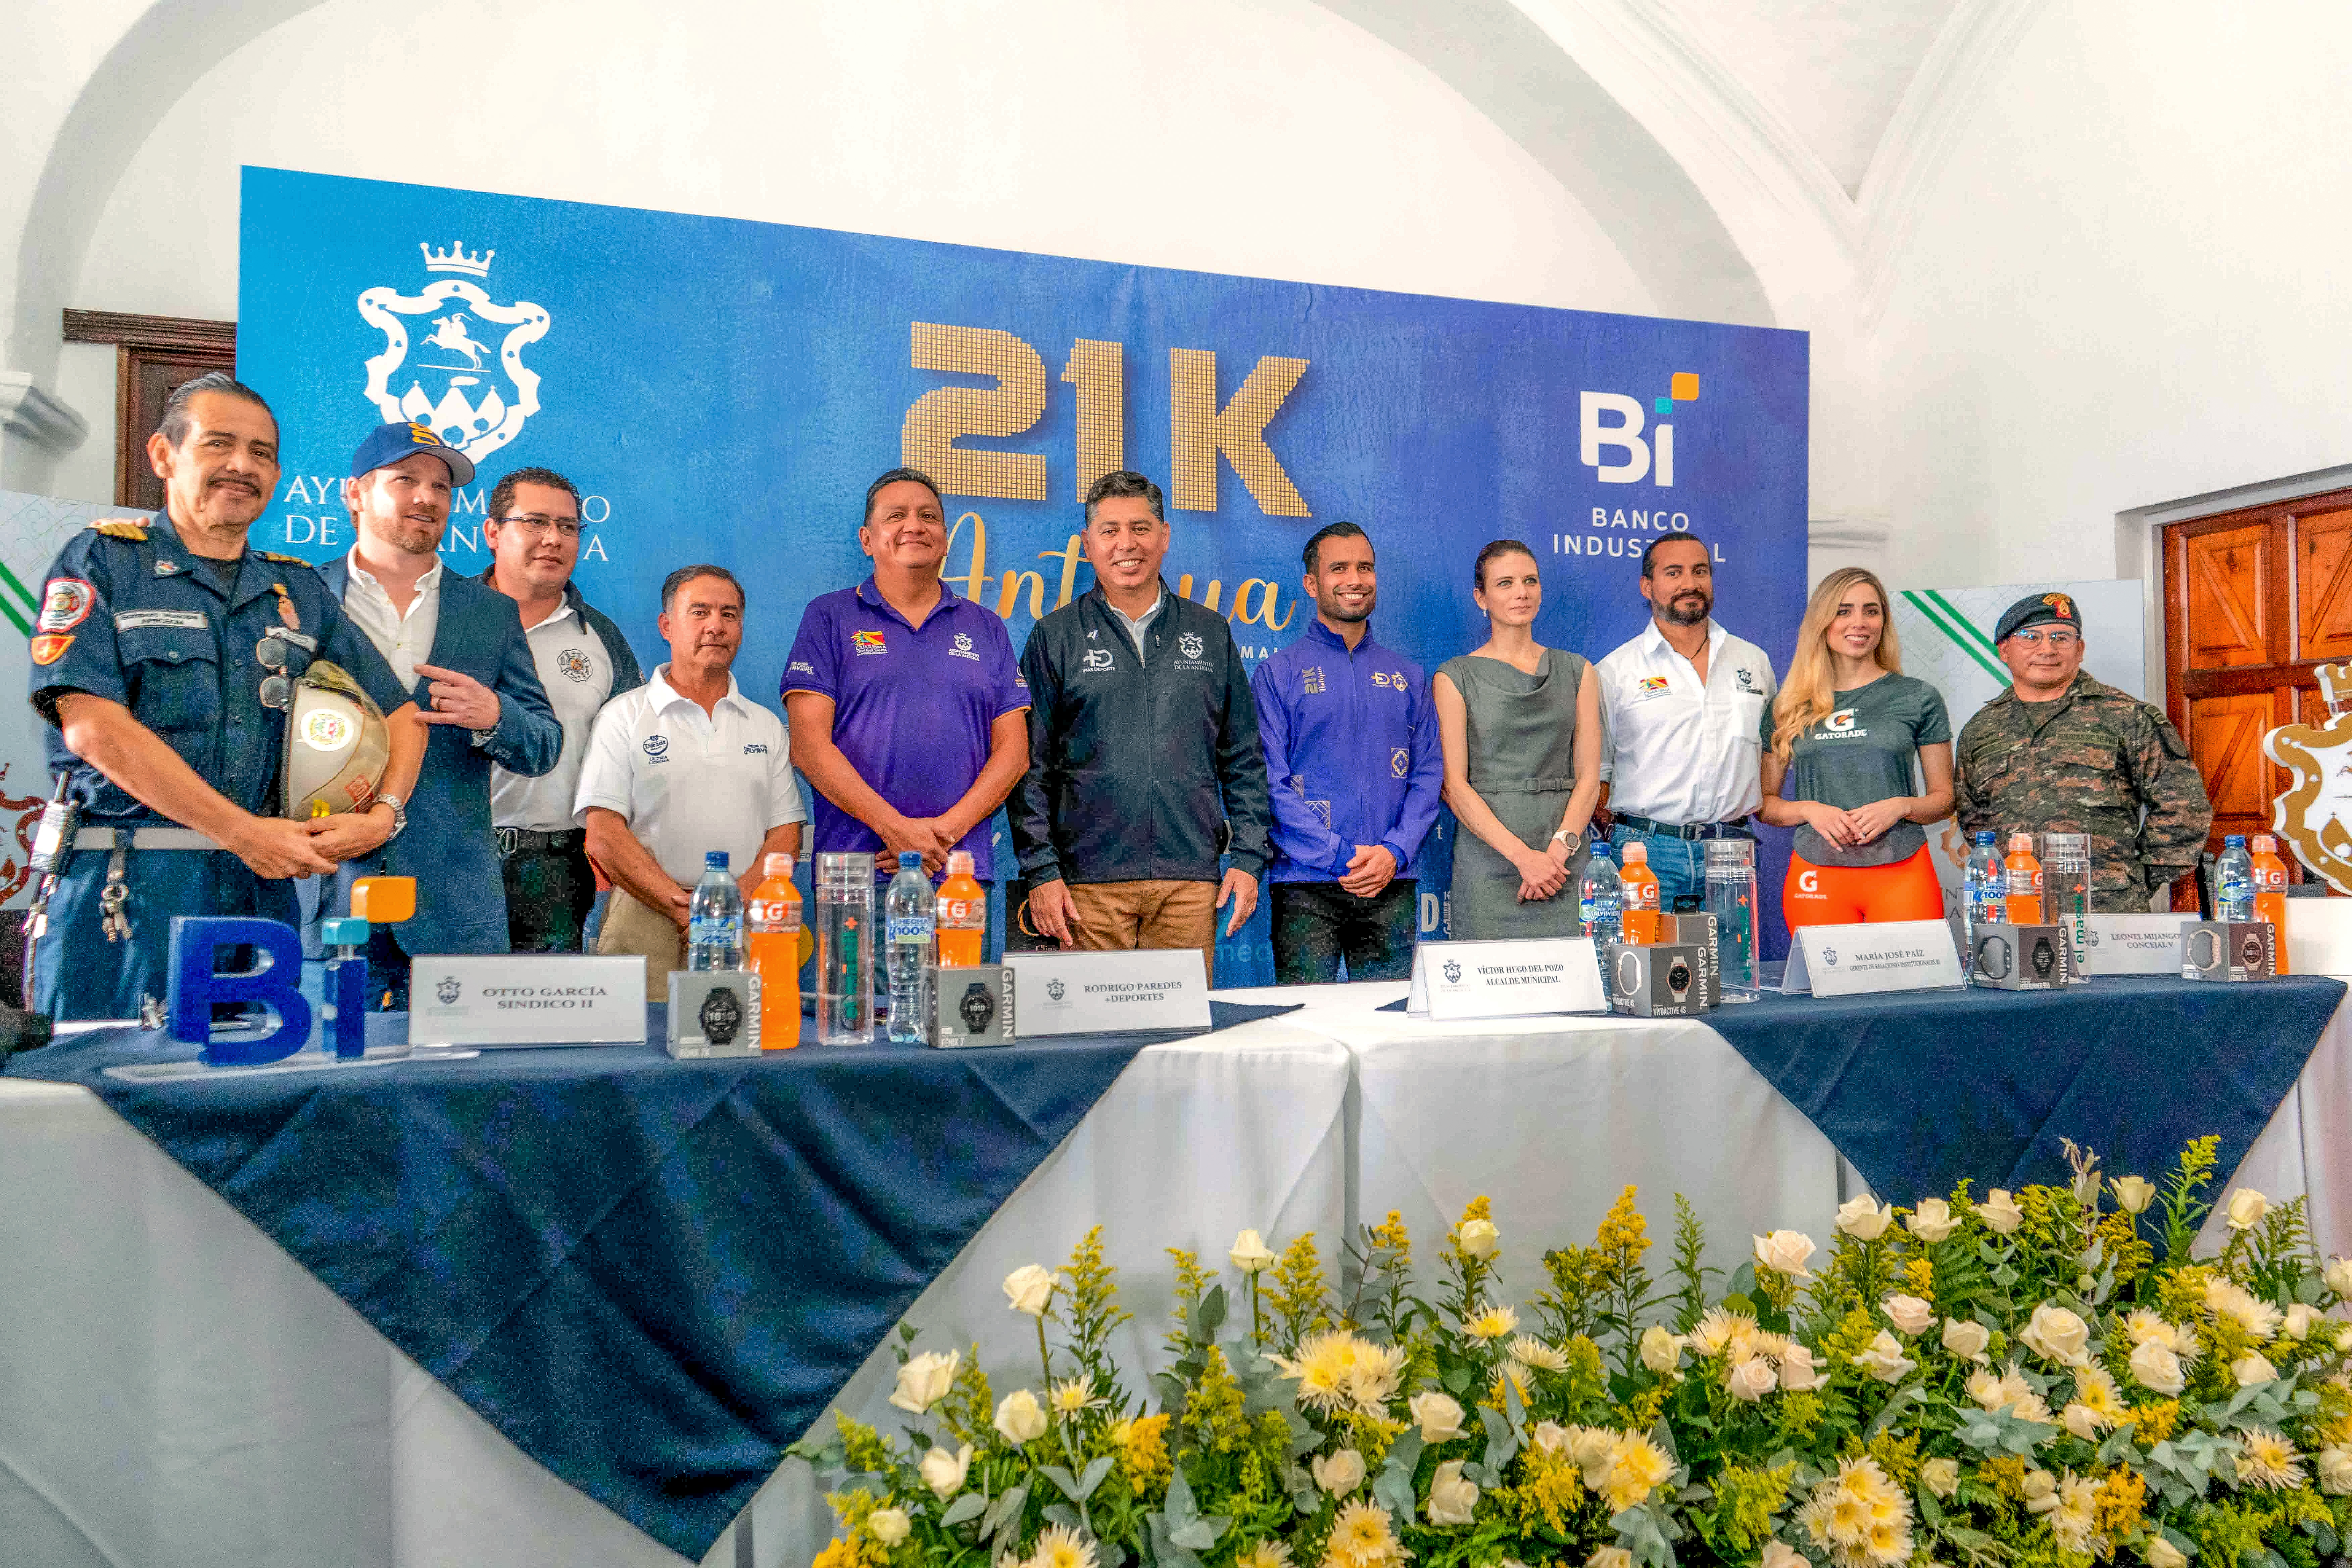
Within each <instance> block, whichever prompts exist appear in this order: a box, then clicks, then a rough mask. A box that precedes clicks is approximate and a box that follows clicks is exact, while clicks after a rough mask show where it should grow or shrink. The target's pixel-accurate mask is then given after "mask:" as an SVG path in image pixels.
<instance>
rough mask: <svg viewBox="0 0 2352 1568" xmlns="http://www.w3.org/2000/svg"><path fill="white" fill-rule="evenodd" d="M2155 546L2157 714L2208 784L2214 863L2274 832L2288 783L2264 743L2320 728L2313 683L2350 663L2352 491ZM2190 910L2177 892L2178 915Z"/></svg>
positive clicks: (2198, 525)
mask: <svg viewBox="0 0 2352 1568" xmlns="http://www.w3.org/2000/svg"><path fill="white" fill-rule="evenodd" d="M2163 544H2164V662H2165V681H2164V685H2165V691H2164V697H2165V710H2166V712H2167V713H2168V714H2169V715H2170V716H2171V719H2172V721H2173V723H2174V724H2175V725H2177V726H2179V730H2180V734H2181V738H2182V739H2183V740H2185V741H2187V742H2189V754H2190V755H2191V756H2192V757H2194V758H2195V759H2196V762H2197V768H2198V771H2199V772H2200V773H2202V774H2203V775H2204V777H2205V790H2206V793H2207V795H2210V796H2211V797H2212V801H2213V831H2212V836H2211V838H2210V841H2209V844H2208V847H2209V848H2210V849H2212V850H2213V851H2214V852H2215V853H2217V854H2218V853H2219V852H2220V850H2221V840H2222V838H2223V837H2224V836H2225V835H2228V834H2231V833H2246V834H2254V833H2267V832H2269V831H2270V828H2271V803H2272V801H2273V800H2274V799H2275V798H2276V797H2277V795H2278V794H2279V792H2280V791H2281V790H2283V789H2284V788H2285V787H2286V773H2285V770H2284V769H2283V768H2281V767H2279V766H2278V765H2277V764H2276V763H2273V762H2272V761H2271V760H2270V759H2269V758H2268V757H2266V756H2264V755H2263V732H2264V731H2268V730H2272V729H2275V728H2276V727H2277V726H2279V725H2281V724H2286V723H2292V722H2295V721H2305V722H2312V721H2317V720H2319V719H2321V718H2324V717H2325V712H2326V710H2324V709H2323V708H2322V707H2321V706H2320V703H2319V687H2318V682H2317V681H2316V680H2315V679H2314V677H2313V674H2312V671H2313V670H2314V669H2315V668H2317V667H2318V666H2320V665H2323V664H2336V663H2342V662H2344V661H2345V660H2347V659H2352V490H2338V491H2336V492H2333V493H2332V494H2328V495H2322V496H2312V497H2309V498H2306V499H2305V500H2298V501H2290V502H2285V503H2282V504H2279V505H2274V506H2266V507H2252V508H2249V509H2247V510H2242V511H2232V512H2224V513H2221V515H2219V516H2215V517H2203V518H2199V519H2197V520H2195V521H2191V522H2178V523H2174V524H2172V525H2171V526H2170V527H2168V528H2167V529H2165V530H2164V539H2163ZM2285 858H2286V860H2287V864H2288V867H2289V874H2290V875H2291V876H2293V877H2294V878H2295V879H2296V880H2298V881H2300V880H2302V879H2303V875H2302V868H2301V867H2299V866H2296V865H2295V864H2294V858H2293V857H2292V856H2288V857H2285ZM2195 898H2196V889H2194V887H2193V886H2191V885H2190V884H2189V883H2188V882H2187V881H2186V880H2184V881H2182V882H2180V883H2179V884H2176V885H2175V888H2174V891H2173V908H2175V909H2180V908H2183V907H2193V901H2194V900H2195ZM2184 900H2188V903H2187V904H2184Z"/></svg>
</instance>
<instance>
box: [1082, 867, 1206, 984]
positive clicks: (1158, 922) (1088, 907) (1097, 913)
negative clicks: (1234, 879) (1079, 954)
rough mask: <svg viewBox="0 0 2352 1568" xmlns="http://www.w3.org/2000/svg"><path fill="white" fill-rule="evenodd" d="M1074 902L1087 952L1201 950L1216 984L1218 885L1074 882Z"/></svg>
mask: <svg viewBox="0 0 2352 1568" xmlns="http://www.w3.org/2000/svg"><path fill="white" fill-rule="evenodd" d="M1070 901H1071V902H1072V903H1074V904H1076V905H1077V907H1078V921H1079V924H1078V928H1077V930H1076V931H1073V932H1071V934H1072V935H1073V936H1075V937H1076V938H1077V940H1078V946H1079V947H1081V948H1083V949H1085V950H1086V951H1087V952H1132V951H1133V950H1135V949H1137V948H1147V947H1148V948H1160V947H1197V948H1199V949H1200V950H1201V965H1202V969H1203V970H1204V971H1205V972H1206V973H1207V974H1208V976H1209V981H1210V983H1211V984H1215V983H1216V978H1217V884H1216V883H1214V882H1179V881H1175V880H1172V879H1158V880H1154V881H1148V882H1073V883H1071V884H1070Z"/></svg>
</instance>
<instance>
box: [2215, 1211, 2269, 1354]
mask: <svg viewBox="0 0 2352 1568" xmlns="http://www.w3.org/2000/svg"><path fill="white" fill-rule="evenodd" d="M2241 1190H2243V1189H2241ZM2256 1195H2257V1196H2259V1195H2260V1194H2256ZM2205 1310H2207V1311H2209V1312H2210V1313H2212V1314H2213V1321H2215V1322H2220V1321H2221V1320H2223V1319H2224V1318H2226V1319H2229V1320H2230V1321H2232V1322H2234V1323H2236V1324H2238V1325H2239V1326H2240V1327H2241V1328H2243V1329H2244V1330H2245V1331H2246V1332H2248V1333H2249V1334H2252V1336H2253V1337H2254V1338H2255V1339H2257V1340H2267V1339H2269V1338H2270V1337H2271V1336H2272V1335H2273V1334H2275V1333H2277V1332H2278V1329H2279V1310H2278V1309H2277V1308H2276V1307H2273V1306H2272V1305H2271V1304H2270V1303H2269V1302H2268V1301H2264V1300H2258V1299H2257V1298H2256V1297H2255V1296H2254V1294H2253V1293H2252V1291H2250V1290H2248V1289H2245V1288H2244V1287H2243V1286H2242V1285H2232V1284H2231V1283H2230V1281H2228V1280H2227V1279H2208V1280H2207V1281H2206V1282H2205Z"/></svg>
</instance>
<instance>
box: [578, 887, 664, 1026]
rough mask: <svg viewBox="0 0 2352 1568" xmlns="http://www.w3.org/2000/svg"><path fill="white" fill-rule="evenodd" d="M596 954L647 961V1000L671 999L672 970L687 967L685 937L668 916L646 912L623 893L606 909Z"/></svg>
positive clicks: (614, 890)
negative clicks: (627, 955) (630, 954)
mask: <svg viewBox="0 0 2352 1568" xmlns="http://www.w3.org/2000/svg"><path fill="white" fill-rule="evenodd" d="M596 951H597V952H600V953H603V954H604V955H605V956H606V957H614V956H616V955H618V954H621V953H628V952H634V953H636V954H638V955H639V956H641V957H642V958H644V959H645V961H646V1001H648V1002H666V1001H667V1000H668V999H669V977H670V972H671V971H672V970H677V969H683V968H685V967H686V936H685V933H684V932H682V931H679V930H678V929H677V923H676V922H675V921H672V920H671V919H670V918H669V917H668V916H667V915H665V914H660V913H657V912H656V911H655V910H649V909H647V908H646V906H645V905H643V904H641V903H639V902H637V900H635V899H633V898H631V897H629V895H628V894H627V893H625V892H623V891H622V890H621V889H618V888H615V889H613V898H612V901H611V902H610V903H608V904H606V905H605V906H604V926H603V927H602V928H601V929H600V930H598V931H597V932H596Z"/></svg>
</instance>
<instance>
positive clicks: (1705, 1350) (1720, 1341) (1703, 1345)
mask: <svg viewBox="0 0 2352 1568" xmlns="http://www.w3.org/2000/svg"><path fill="white" fill-rule="evenodd" d="M1755 1338H1756V1320H1755V1319H1754V1318H1751V1317H1749V1316H1748V1314H1747V1313H1745V1312H1734V1311H1731V1310H1727V1309H1726V1308H1723V1307H1710V1308H1708V1309H1707V1313H1706V1316H1705V1317H1703V1318H1701V1319H1700V1320H1699V1321H1698V1326H1697V1327H1696V1328H1695V1329H1693V1330H1691V1331H1690V1348H1691V1353H1692V1354H1693V1355H1696V1356H1718V1355H1721V1354H1722V1353H1723V1352H1725V1351H1727V1350H1729V1349H1730V1348H1731V1347H1732V1346H1733V1345H1734V1344H1738V1343H1744V1342H1752V1341H1753V1340H1754V1339H1755Z"/></svg>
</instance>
